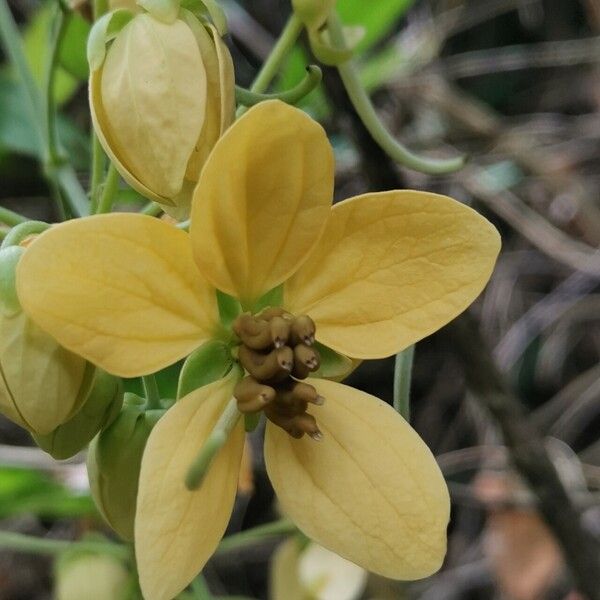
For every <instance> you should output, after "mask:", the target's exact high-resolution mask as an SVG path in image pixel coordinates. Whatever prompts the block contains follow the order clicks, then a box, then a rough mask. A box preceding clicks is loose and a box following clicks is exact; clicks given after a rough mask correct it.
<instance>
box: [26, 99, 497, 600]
mask: <svg viewBox="0 0 600 600" xmlns="http://www.w3.org/2000/svg"><path fill="white" fill-rule="evenodd" d="M333 174H334V164H333V154H332V150H331V147H330V145H329V143H328V140H327V137H326V135H325V133H324V131H323V129H322V128H321V127H320V125H318V124H317V123H315V122H314V121H312V120H311V119H309V118H308V117H307V116H306V115H305V114H304V113H302V112H301V111H299V110H297V109H294V108H291V107H289V106H287V105H285V104H283V103H280V102H277V101H272V102H264V103H261V104H259V105H258V106H256V107H254V108H252V109H251V110H249V111H248V112H247V113H246V115H244V116H243V117H242V118H241V119H239V120H238V121H237V122H236V123H235V124H234V125H233V126H232V127H231V128H230V129H229V130H228V131H227V133H226V134H225V135H224V136H223V137H222V138H221V139H220V140H219V142H218V143H217V145H216V146H215V148H214V150H213V152H212V154H211V155H210V157H209V159H208V161H207V162H206V165H205V167H204V169H203V171H202V174H201V177H200V181H199V185H198V187H197V188H196V193H195V197H194V200H193V207H192V227H191V233H190V234H187V233H184V232H182V231H180V230H177V229H175V228H173V227H172V226H169V225H167V224H165V223H162V222H160V221H158V220H156V219H152V218H150V217H146V216H142V215H132V214H113V215H102V216H98V217H90V218H87V219H81V220H77V221H71V222H67V223H65V224H63V225H60V226H58V227H56V228H54V229H52V230H50V231H48V232H46V233H44V234H43V235H42V236H40V238H39V239H38V240H36V241H35V242H34V244H33V245H32V247H31V248H30V249H29V251H28V252H27V254H26V255H25V257H24V258H23V260H22V261H21V263H20V265H19V270H18V273H17V275H18V277H17V289H18V293H19V298H20V299H21V302H22V304H23V306H24V307H25V308H26V310H27V311H28V312H29V314H30V315H32V317H33V318H34V319H35V320H36V321H37V322H38V323H39V324H40V326H41V327H43V328H45V329H47V330H48V331H50V332H51V333H52V334H53V335H55V336H56V337H57V339H58V340H59V341H60V342H61V343H62V344H64V345H65V346H66V347H67V348H70V349H72V350H74V351H77V352H78V353H80V354H81V355H82V356H84V357H86V358H88V359H89V360H91V361H92V362H95V363H96V364H98V365H100V366H101V367H102V368H104V369H106V370H107V371H109V372H112V373H115V374H118V375H122V376H137V375H143V374H147V373H150V372H153V371H155V370H157V369H160V368H163V367H165V366H167V365H169V364H171V363H173V362H174V361H176V360H178V359H180V358H182V357H184V356H186V355H187V354H189V353H190V352H191V351H192V350H194V349H195V348H197V347H198V346H199V345H200V344H202V343H203V342H205V341H207V340H209V339H211V338H213V337H215V336H220V335H223V326H222V325H220V324H219V320H218V309H217V301H216V294H215V290H216V289H218V290H220V291H221V292H224V293H226V294H229V295H231V296H234V297H236V298H238V299H239V300H240V302H241V303H242V305H243V307H244V309H245V310H247V311H249V312H254V313H256V312H257V310H258V308H257V302H258V300H259V299H260V298H261V297H263V295H264V294H265V293H267V292H269V291H270V290H273V289H274V288H276V287H277V286H279V285H281V284H283V307H284V309H285V310H286V311H288V312H287V313H286V314H290V315H296V316H298V315H309V316H310V317H311V318H312V320H313V321H314V324H315V325H316V336H317V339H318V341H319V342H321V343H323V344H325V345H326V346H329V347H330V348H333V349H334V350H336V351H337V352H340V353H343V354H345V355H348V356H350V357H352V358H355V359H367V358H379V357H383V356H389V355H391V354H394V353H396V352H398V351H400V350H402V349H404V348H406V347H407V346H409V345H411V344H414V343H415V342H417V341H418V340H420V339H422V338H423V337H425V336H427V335H429V334H430V333H432V332H433V331H435V330H437V329H438V328H440V327H441V326H443V325H444V324H446V323H447V322H448V321H450V320H451V319H453V318H454V317H455V316H457V315H458V314H459V313H460V312H462V311H463V310H464V309H465V308H466V307H467V306H468V305H469V304H470V303H471V302H472V301H473V300H474V299H475V298H476V297H477V295H478V294H479V293H480V292H481V290H482V289H483V287H484V285H485V284H486V282H487V280H488V279H489V277H490V274H491V271H492V269H493V265H494V262H495V259H496V256H497V253H498V251H499V246H500V241H499V236H498V233H497V232H496V230H495V229H494V227H493V226H492V225H491V224H490V223H488V222H487V221H486V220H485V219H484V218H482V217H481V216H480V215H478V214H477V213H476V212H475V211H473V210H472V209H470V208H468V207H466V206H464V205H462V204H460V203H458V202H455V201H454V200H451V199H450V198H447V197H444V196H439V195H436V194H429V193H424V192H415V191H390V192H382V193H377V194H365V195H363V196H359V197H356V198H351V199H349V200H346V201H344V202H340V203H339V204H336V205H335V206H333V208H332V206H331V199H332V192H333ZM246 317H247V318H248V319H252V317H251V316H250V315H246ZM303 318H304V319H305V320H306V319H307V318H306V317H303ZM308 321H310V320H309V319H308ZM293 322H294V323H297V322H299V319H296V320H295V321H293ZM261 327H262V324H261ZM237 332H238V333H239V334H240V338H241V339H242V340H245V341H244V343H243V344H242V345H240V346H239V347H238V349H237V351H238V352H239V358H240V360H241V362H242V364H244V366H245V367H248V366H250V362H248V359H247V356H250V358H252V356H254V355H253V354H252V351H251V350H250V349H249V348H248V344H249V343H250V338H249V337H247V336H246V337H247V339H246V337H244V336H245V335H246V333H247V332H243V331H240V330H239V329H238V330H237ZM292 333H293V332H292ZM229 335H231V334H229ZM287 335H288V334H287V333H286V334H285V335H284V338H286V336H287ZM302 335H304V334H302ZM302 335H300V337H301V338H302ZM230 339H232V340H234V341H237V343H238V344H239V339H238V338H237V337H235V336H232V337H231V338H230ZM286 339H287V338H286ZM303 339H304V342H306V343H304V342H303V341H302V340H300V342H298V341H297V340H296V342H294V344H297V346H296V347H299V348H305V347H306V346H308V347H309V350H310V344H311V342H312V339H311V333H310V332H309V333H308V334H306V335H304V337H303ZM284 341H285V340H284ZM282 343H283V342H282ZM290 345H292V344H291V342H290ZM277 346H278V348H276V350H273V351H272V352H271V354H269V356H273V353H275V354H276V355H277V352H278V351H279V350H281V351H282V352H283V350H285V348H288V346H282V345H281V344H278V345H277ZM296 347H295V348H294V350H293V353H294V357H293V358H292V359H290V360H291V362H289V364H287V363H285V361H280V362H279V363H278V364H277V365H276V367H277V368H279V369H280V370H279V371H278V375H277V377H279V376H280V375H281V370H282V369H283V371H285V369H288V371H289V369H290V368H292V363H293V365H294V366H293V368H294V369H295V368H296V366H297V362H294V361H296V358H297V357H296V354H295V352H296ZM282 349H283V350H282ZM290 351H291V350H290ZM245 356H246V358H244V357H245ZM260 356H263V357H264V355H260ZM277 356H279V355H277ZM261 360H262V359H261ZM277 360H279V358H278V359H277ZM286 360H287V359H286ZM308 363H309V364H310V361H308ZM282 365H283V366H282ZM263 366H264V365H263ZM261 368H262V366H261ZM236 372H237V369H233V370H232V371H231V373H230V374H229V375H228V376H226V377H225V378H223V379H220V380H218V381H216V382H214V383H211V384H209V385H207V386H205V387H202V388H200V389H197V390H196V391H193V392H192V393H190V394H188V395H187V396H186V397H184V398H183V399H181V400H180V401H178V402H177V403H176V404H175V406H174V407H173V408H171V409H170V410H169V411H168V412H167V413H166V415H165V416H164V417H163V418H162V419H161V420H160V421H159V423H158V424H157V425H156V427H155V428H154V430H153V432H152V434H151V436H150V439H149V441H148V445H147V447H146V451H145V453H144V458H143V460H142V469H141V475H140V485H139V492H138V502H137V514H136V524H135V538H136V553H137V560H138V567H139V574H140V581H141V585H142V589H143V591H144V594H145V597H146V598H147V599H148V600H167V599H169V598H172V597H173V596H175V595H176V594H177V593H179V591H181V590H182V589H183V588H184V587H185V586H186V585H187V584H188V583H189V582H190V580H191V579H192V578H193V577H194V576H195V575H196V574H197V573H198V571H200V569H202V567H203V566H204V564H205V562H206V561H207V560H208V558H209V557H210V556H211V554H212V553H213V552H214V550H215V548H216V546H217V544H218V542H219V540H220V538H221V536H222V535H223V533H224V531H225V528H226V525H227V522H228V520H229V517H230V514H231V510H232V506H233V502H234V497H235V492H236V486H237V480H238V473H239V468H240V461H241V456H242V450H243V442H244V428H243V425H242V424H241V422H238V423H237V425H236V426H235V427H234V428H233V430H232V432H231V434H230V436H229V438H228V440H227V442H226V443H225V445H224V446H223V448H222V449H221V450H220V452H219V453H218V454H217V455H216V457H215V459H214V462H213V463H212V466H211V468H210V469H209V470H208V472H207V474H206V476H205V479H204V480H203V483H202V486H201V487H200V489H199V490H197V491H189V490H188V489H187V488H186V487H185V485H184V478H185V476H186V473H187V471H188V468H189V466H190V464H191V463H192V462H193V460H194V458H195V457H196V455H197V454H198V452H199V450H200V449H201V447H202V445H203V441H204V440H206V438H207V437H208V435H209V433H210V432H211V431H212V429H213V427H214V425H215V423H216V422H217V420H218V419H219V417H220V416H221V414H222V412H223V410H224V407H225V405H227V404H228V403H229V400H230V398H231V397H232V395H233V394H234V393H235V394H236V397H237V399H238V405H239V406H240V409H243V408H244V404H243V402H242V400H240V397H241V396H242V394H241V393H240V391H239V389H240V388H239V385H241V384H240V383H239V381H238V378H237V377H236ZM268 376H269V377H270V376H271V374H269V375H268ZM265 377H266V376H265ZM259 379H260V378H259ZM286 382H287V383H286ZM290 382H291V380H290V379H289V377H288V378H287V379H282V380H280V381H279V382H278V383H273V384H272V385H273V386H274V388H276V389H275V392H276V394H277V396H276V398H275V400H274V401H272V402H271V404H270V405H268V406H266V407H265V410H266V414H267V416H268V418H269V420H268V421H267V428H266V435H265V458H266V462H267V469H268V473H269V476H270V478H271V481H272V483H273V486H274V488H275V490H276V492H277V495H278V497H279V500H280V502H281V506H282V509H283V510H284V512H285V513H286V514H288V515H289V516H290V517H291V518H292V519H293V520H294V521H295V523H296V524H297V525H298V526H299V528H300V529H301V530H302V531H304V532H305V533H306V534H307V535H308V536H309V537H310V538H312V539H313V540H315V541H316V542H317V543H319V544H321V545H322V546H324V547H325V548H328V549H330V550H331V551H333V552H335V553H337V554H339V555H340V556H342V557H344V558H346V559H349V560H351V561H353V562H355V563H357V564H359V565H360V566H362V567H364V568H366V569H368V570H370V571H373V572H376V573H380V574H382V575H385V576H387V577H393V578H398V579H415V578H420V577H425V576H427V575H429V574H430V573H432V572H434V571H435V570H437V569H438V568H439V566H440V564H441V561H442V560H443V557H444V554H445V548H446V532H445V529H446V526H447V521H448V515H449V499H448V492H447V489H446V486H445V483H444V479H443V477H442V475H441V473H440V471H439V468H438V467H437V465H436V462H435V460H434V458H433V456H432V455H431V452H430V451H429V450H428V448H427V447H426V445H425V444H424V443H423V442H422V440H421V439H420V438H419V437H418V435H417V434H416V432H415V431H414V430H413V429H411V427H410V426H409V425H408V424H407V423H406V422H405V421H404V419H402V418H401V417H400V416H399V415H398V414H397V413H396V412H395V411H394V410H393V409H392V408H391V407H389V406H388V405H387V404H385V403H384V402H382V401H380V400H378V399H376V398H374V397H372V396H370V395H368V394H365V393H362V392H359V391H356V390H354V389H352V388H350V387H348V386H345V385H343V384H340V383H335V382H332V381H328V380H319V379H309V380H308V382H309V385H306V388H304V389H305V390H309V389H310V390H312V392H313V393H314V395H313V396H312V397H311V400H312V402H313V403H314V404H320V403H321V402H320V400H321V397H325V398H326V403H325V404H324V405H323V406H316V407H315V409H314V411H315V412H314V415H315V417H316V421H315V419H314V418H313V417H311V416H310V415H308V414H307V413H306V411H305V410H302V411H299V412H297V413H294V414H293V415H292V416H291V417H290V418H289V419H288V421H289V423H287V425H286V418H287V417H286V415H287V416H289V414H287V413H285V411H284V410H283V409H284V408H285V407H284V406H283V400H282V398H284V397H285V398H288V396H289V395H288V396H286V394H287V392H286V390H285V389H283V387H281V386H285V385H292V383H290ZM254 383H255V384H256V385H263V388H261V389H263V390H265V389H266V391H265V395H268V389H270V388H269V386H268V385H266V384H265V382H264V381H263V382H261V381H258V382H256V381H255V382H254ZM261 397H262V396H261ZM288 399H289V398H288ZM266 400H267V401H269V400H272V398H267V399H266ZM300 404H302V403H300ZM307 405H308V404H307V403H306V402H304V409H306V406H307ZM280 409H281V411H282V412H280V413H277V414H274V412H273V411H275V412H276V410H280ZM269 410H270V411H271V412H269ZM284 413H285V414H284ZM284 417H285V418H284ZM316 423H318V426H317V425H316ZM278 425H279V426H278ZM284 428H285V429H286V430H287V432H289V433H290V434H292V435H294V436H296V437H299V438H300V439H294V438H293V437H292V436H291V435H288V433H287V432H286V431H284ZM305 432H306V433H309V436H302V434H303V433H305ZM311 436H312V437H313V438H315V439H319V438H321V437H322V441H321V442H320V443H317V442H315V441H314V440H313V439H311Z"/></svg>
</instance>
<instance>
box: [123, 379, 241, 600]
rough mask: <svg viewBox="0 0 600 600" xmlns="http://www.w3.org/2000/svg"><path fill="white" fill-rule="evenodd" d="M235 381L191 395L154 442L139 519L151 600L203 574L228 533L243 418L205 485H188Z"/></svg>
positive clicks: (140, 553) (144, 580) (145, 587)
mask: <svg viewBox="0 0 600 600" xmlns="http://www.w3.org/2000/svg"><path fill="white" fill-rule="evenodd" d="M234 383H235V382H234V379H233V378H231V377H229V378H228V379H221V380H219V381H216V382H215V383H211V384H210V385H207V386H204V387H202V388H199V389H197V390H196V391H194V392H192V393H191V394H188V395H187V396H185V397H184V398H182V399H181V400H179V401H178V402H177V404H175V406H173V408H171V409H170V410H169V411H168V412H167V414H166V415H165V416H164V417H163V418H162V419H161V420H160V421H159V422H158V424H157V425H156V426H155V427H154V429H153V430H152V433H151V435H150V438H149V439H148V444H147V446H146V449H145V451H144V457H143V459H142V470H141V473H140V484H139V491H138V500H137V511H136V517H135V550H136V557H137V565H138V571H139V576H140V585H141V587H142V592H143V594H144V598H145V599H146V600H171V598H174V597H175V596H176V595H177V594H178V593H179V592H181V591H182V590H183V589H184V588H185V587H186V586H187V585H188V584H189V583H190V582H191V581H192V579H194V577H196V575H198V573H199V572H200V571H201V570H202V568H203V567H204V565H205V563H206V561H207V560H208V559H209V558H210V557H211V555H212V554H213V552H214V551H215V549H216V547H217V545H218V543H219V541H220V540H221V537H222V536H223V534H224V533H225V528H226V527H227V523H228V522H229V518H230V516H231V511H232V509H233V502H234V500H235V493H236V488H237V482H238V474H239V470H240V461H241V459H242V451H243V448H244V427H243V422H242V421H241V420H240V422H239V423H238V424H237V426H236V427H235V429H234V430H233V432H232V434H231V436H230V437H229V440H228V441H227V443H226V445H225V446H224V447H223V448H222V449H221V450H220V452H219V453H218V454H217V456H216V457H215V459H214V462H213V464H212V466H211V467H210V470H209V471H208V473H207V474H206V477H205V478H204V481H203V482H202V485H201V486H200V488H199V489H198V490H195V491H192V492H191V491H189V490H188V489H187V488H186V487H185V484H184V480H185V475H186V473H187V470H188V468H189V466H190V465H191V464H192V462H193V461H194V459H195V458H196V456H197V454H198V452H199V451H200V449H201V447H202V444H203V442H204V441H205V440H206V438H207V437H208V434H209V433H210V432H211V430H212V428H213V427H214V425H215V423H216V422H217V419H218V418H219V416H220V414H221V413H222V412H223V409H224V408H225V405H226V404H227V402H228V400H229V399H230V398H231V394H232V392H233V386H234Z"/></svg>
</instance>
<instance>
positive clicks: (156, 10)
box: [137, 0, 181, 25]
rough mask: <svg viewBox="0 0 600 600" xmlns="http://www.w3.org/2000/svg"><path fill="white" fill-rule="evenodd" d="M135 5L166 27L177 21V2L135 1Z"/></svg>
mask: <svg viewBox="0 0 600 600" xmlns="http://www.w3.org/2000/svg"><path fill="white" fill-rule="evenodd" d="M137 4H138V6H141V7H142V8H143V9H144V10H145V11H146V12H148V13H150V14H151V15H152V17H154V18H155V19H156V20H157V21H160V22H161V23H166V24H167V25H170V24H171V23H174V22H175V21H176V20H177V16H178V15H179V9H180V8H181V3H180V1H179V0H137Z"/></svg>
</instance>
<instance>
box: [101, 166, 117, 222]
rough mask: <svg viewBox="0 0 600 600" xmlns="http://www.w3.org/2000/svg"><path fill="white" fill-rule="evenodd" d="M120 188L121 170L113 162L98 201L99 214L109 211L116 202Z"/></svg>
mask: <svg viewBox="0 0 600 600" xmlns="http://www.w3.org/2000/svg"><path fill="white" fill-rule="evenodd" d="M118 189H119V172H118V171H117V169H116V167H115V165H114V164H113V163H112V162H111V163H110V166H109V167H108V171H107V173H106V178H105V179H104V184H103V185H102V193H101V194H100V201H99V202H98V208H97V209H96V213H97V214H102V213H109V212H110V211H111V209H112V206H113V204H114V202H115V198H116V195H117V191H118Z"/></svg>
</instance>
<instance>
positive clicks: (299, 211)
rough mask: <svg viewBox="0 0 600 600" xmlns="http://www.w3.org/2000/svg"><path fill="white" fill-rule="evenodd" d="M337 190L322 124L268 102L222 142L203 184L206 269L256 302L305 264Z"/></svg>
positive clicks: (222, 285)
mask: <svg viewBox="0 0 600 600" xmlns="http://www.w3.org/2000/svg"><path fill="white" fill-rule="evenodd" d="M332 193H333V153H332V150H331V146H330V145H329V142H328V140H327V136H326V134H325V132H324V131H323V128H322V127H321V126H320V125H319V124H318V123H316V122H315V121H313V120H312V119H310V118H309V117H308V116H307V115H306V114H304V113H303V112H302V111H300V110H298V109H296V108H293V107H291V106H289V105H287V104H284V103H283V102H279V101H276V100H273V101H268V102H261V103H260V104H258V105H257V106H255V107H253V108H251V109H250V110H249V111H248V112H247V113H246V114H245V115H244V116H243V117H242V118H241V119H239V120H238V121H236V123H234V124H233V125H232V126H231V127H230V128H229V129H228V130H227V132H226V133H225V135H224V136H223V137H222V138H221V139H220V140H219V142H218V143H217V145H216V146H215V148H214V150H213V152H212V154H211V155H210V157H209V159H208V161H207V162H206V165H205V166H204V169H203V171H202V174H201V176H200V181H199V184H198V186H197V187H196V191H195V194H194V200H193V204H192V229H191V231H192V234H191V235H192V239H193V244H194V256H195V258H196V262H197V264H198V266H199V268H200V270H201V271H202V272H203V274H204V275H205V277H206V278H207V279H208V280H209V281H210V282H211V283H212V284H213V285H214V286H215V287H217V288H219V289H220V290H221V291H223V292H226V293H228V294H231V295H234V296H237V297H238V298H240V299H241V300H242V301H244V302H246V303H247V304H248V303H251V302H252V301H254V300H256V299H257V298H258V297H260V296H261V295H262V294H264V293H265V292H267V291H269V290H270V289H271V288H273V287H275V286H277V285H278V284H280V283H281V282H282V281H284V280H285V279H287V277H289V276H290V275H291V274H292V273H293V272H294V271H295V270H296V269H297V268H298V267H299V265H300V264H301V263H302V262H303V261H304V259H305V258H306V255H307V253H308V252H309V251H310V249H311V248H312V247H313V246H314V245H315V243H316V242H317V240H318V239H319V237H320V236H321V233H322V232H323V228H324V227H325V224H326V222H327V217H328V215H329V211H330V206H331V198H332Z"/></svg>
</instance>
